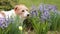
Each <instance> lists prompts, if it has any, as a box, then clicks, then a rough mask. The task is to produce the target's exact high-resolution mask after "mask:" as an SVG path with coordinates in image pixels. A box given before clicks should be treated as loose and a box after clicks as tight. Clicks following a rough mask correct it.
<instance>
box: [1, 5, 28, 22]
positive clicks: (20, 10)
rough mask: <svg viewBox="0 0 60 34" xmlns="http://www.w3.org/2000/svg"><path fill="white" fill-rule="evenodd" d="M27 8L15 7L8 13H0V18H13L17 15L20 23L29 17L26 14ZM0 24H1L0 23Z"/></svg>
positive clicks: (23, 6) (22, 6)
mask: <svg viewBox="0 0 60 34" xmlns="http://www.w3.org/2000/svg"><path fill="white" fill-rule="evenodd" d="M28 11H29V10H28V8H27V7H26V6H25V5H23V4H20V5H16V6H15V7H14V9H12V10H10V11H0V18H6V19H7V18H11V16H12V18H14V19H15V17H16V16H17V15H18V16H19V18H20V20H21V22H23V21H24V20H25V19H26V18H27V17H29V12H28ZM0 23H1V22H0Z"/></svg>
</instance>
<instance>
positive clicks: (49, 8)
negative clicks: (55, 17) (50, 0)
mask: <svg viewBox="0 0 60 34" xmlns="http://www.w3.org/2000/svg"><path fill="white" fill-rule="evenodd" d="M39 10H40V12H41V19H42V20H47V19H49V18H50V12H54V13H56V12H57V8H56V6H54V5H50V4H42V3H41V4H40V6H39Z"/></svg>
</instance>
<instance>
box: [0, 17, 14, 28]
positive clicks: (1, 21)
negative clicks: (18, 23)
mask: <svg viewBox="0 0 60 34" xmlns="http://www.w3.org/2000/svg"><path fill="white" fill-rule="evenodd" d="M11 21H13V20H12V19H11V18H10V19H9V18H0V27H1V28H2V29H4V28H6V27H8V25H9V24H10V23H11Z"/></svg>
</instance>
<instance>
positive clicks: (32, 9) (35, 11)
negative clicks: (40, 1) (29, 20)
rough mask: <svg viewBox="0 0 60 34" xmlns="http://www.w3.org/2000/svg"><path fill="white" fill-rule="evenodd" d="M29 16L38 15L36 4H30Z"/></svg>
mask: <svg viewBox="0 0 60 34" xmlns="http://www.w3.org/2000/svg"><path fill="white" fill-rule="evenodd" d="M30 13H31V16H37V15H38V11H37V8H36V6H32V7H31V10H30Z"/></svg>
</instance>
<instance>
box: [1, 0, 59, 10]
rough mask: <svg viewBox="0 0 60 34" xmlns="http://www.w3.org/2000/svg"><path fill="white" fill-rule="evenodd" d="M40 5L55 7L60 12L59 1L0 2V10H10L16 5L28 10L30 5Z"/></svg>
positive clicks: (4, 0) (5, 0) (6, 0)
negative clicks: (21, 5) (23, 6)
mask: <svg viewBox="0 0 60 34" xmlns="http://www.w3.org/2000/svg"><path fill="white" fill-rule="evenodd" d="M40 3H45V4H46V3H47V4H53V5H56V6H57V7H58V10H60V0H0V10H10V9H12V8H14V6H15V5H17V4H25V5H26V6H27V7H29V8H30V7H31V6H32V5H36V6H39V4H40Z"/></svg>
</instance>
